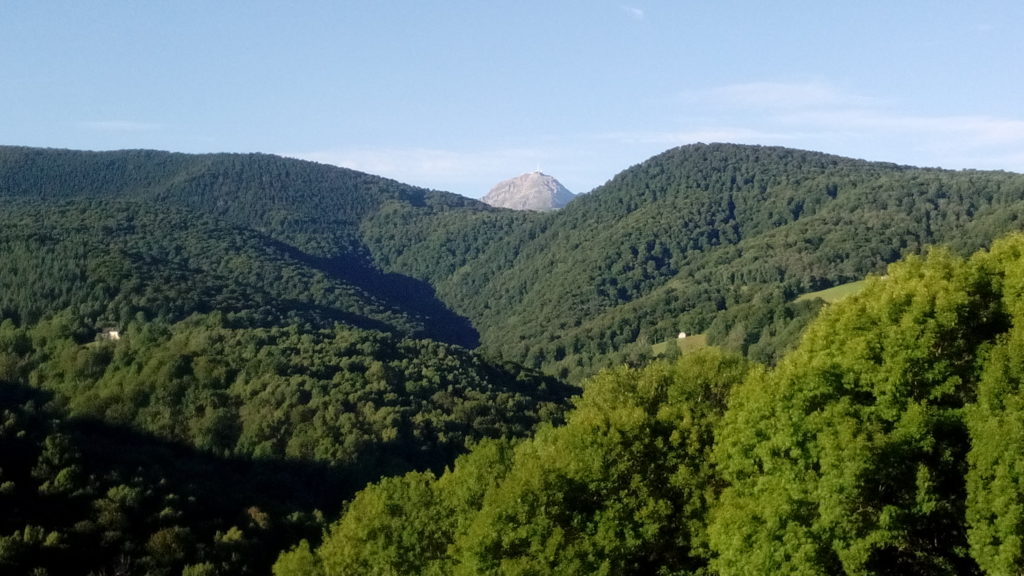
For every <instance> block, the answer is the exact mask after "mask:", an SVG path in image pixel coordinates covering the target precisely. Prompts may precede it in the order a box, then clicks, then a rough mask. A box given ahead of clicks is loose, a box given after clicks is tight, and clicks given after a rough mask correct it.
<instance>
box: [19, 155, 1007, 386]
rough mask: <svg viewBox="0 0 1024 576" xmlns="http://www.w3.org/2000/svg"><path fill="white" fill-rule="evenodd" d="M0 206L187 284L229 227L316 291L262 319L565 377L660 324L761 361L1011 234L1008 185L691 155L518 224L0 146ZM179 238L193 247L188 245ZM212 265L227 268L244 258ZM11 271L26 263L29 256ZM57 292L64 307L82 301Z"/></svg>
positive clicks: (318, 171)
mask: <svg viewBox="0 0 1024 576" xmlns="http://www.w3.org/2000/svg"><path fill="white" fill-rule="evenodd" d="M0 196H2V197H4V198H6V199H8V200H9V201H10V202H11V205H12V206H16V205H21V206H23V208H22V210H23V211H24V212H31V211H32V210H35V211H36V214H35V215H32V214H22V215H18V216H17V218H18V222H19V223H21V224H22V226H24V228H26V229H27V231H26V232H25V234H24V235H23V236H21V237H15V238H11V239H9V240H8V242H9V243H12V242H13V243H16V244H17V245H16V248H19V249H21V250H23V251H28V252H30V253H32V251H34V250H35V249H36V247H37V246H38V244H39V243H40V242H50V243H59V239H56V240H55V239H52V238H45V237H44V238H35V237H33V236H32V235H33V234H37V233H41V234H43V235H44V236H45V233H44V232H41V231H44V230H45V229H46V228H47V226H46V225H45V223H44V219H45V218H48V217H49V214H50V212H51V211H53V209H52V208H51V207H52V206H53V205H55V204H58V205H59V204H60V203H61V202H63V203H66V204H65V206H66V208H65V210H66V215H67V217H69V218H73V217H74V211H76V210H81V211H86V212H91V213H92V214H90V215H88V216H87V218H86V219H85V220H86V222H91V223H92V225H93V227H92V229H91V230H90V229H89V228H88V224H86V225H85V226H80V227H79V229H78V232H77V233H76V234H74V235H69V237H67V238H66V239H67V240H68V241H70V242H72V243H78V242H79V239H78V238H77V235H78V234H88V235H90V238H89V241H90V242H93V243H102V242H104V240H105V239H106V236H105V234H106V233H107V232H108V231H109V230H110V229H111V228H113V229H114V230H115V236H118V234H117V233H116V230H117V229H118V227H119V226H120V227H122V228H123V227H124V226H131V225H133V224H134V221H135V220H136V219H144V220H148V221H149V222H153V221H158V222H161V224H156V225H150V224H149V223H147V224H146V227H145V228H142V227H138V228H137V229H136V230H135V231H130V230H129V231H125V232H124V233H123V234H120V235H119V236H120V237H121V238H123V239H124V240H123V243H124V244H127V246H128V247H127V248H124V250H128V251H131V250H135V248H134V246H135V245H136V243H137V242H138V241H139V240H140V239H141V237H142V236H146V235H151V234H150V232H151V231H152V232H155V230H156V229H159V228H160V227H161V226H162V227H163V228H173V229H175V230H174V231H175V232H176V235H177V240H176V241H175V243H176V244H177V245H179V246H175V247H174V248H168V249H163V250H164V252H165V253H160V250H161V249H162V248H161V249H156V248H150V249H149V250H148V252H147V253H143V254H141V255H139V254H129V255H127V256H128V257H130V258H134V259H136V260H138V259H140V258H156V259H164V260H170V259H172V258H174V257H178V260H177V261H174V262H166V263H168V264H173V266H174V268H172V269H176V270H178V271H179V272H180V273H181V274H183V275H191V276H192V277H193V278H198V275H196V274H192V271H193V270H195V269H196V268H200V267H202V270H198V271H202V272H207V271H208V270H209V263H205V262H201V261H200V260H198V259H197V257H199V256H206V255H208V254H210V253H211V252H213V253H214V255H216V249H215V248H213V247H212V246H213V245H214V244H220V243H222V240H223V239H224V238H223V237H225V236H231V237H234V238H235V240H234V241H235V242H237V243H243V242H244V243H245V244H247V248H248V250H250V251H253V252H257V253H258V254H256V255H254V256H257V255H258V256H263V255H266V256H269V257H272V258H274V259H276V260H278V261H283V262H284V264H286V265H289V266H292V267H294V268H295V273H294V274H291V275H290V276H291V277H292V278H294V279H296V282H298V281H301V282H310V281H313V280H314V279H313V278H308V277H309V276H315V281H316V282H317V285H318V286H322V291H323V292H326V293H324V294H321V295H318V296H311V295H308V294H302V295H301V296H299V297H297V298H291V299H288V300H287V301H285V302H282V297H281V296H279V294H280V293H282V292H283V293H285V294H295V291H294V290H292V289H293V288H294V287H295V282H293V283H292V286H291V288H289V287H286V286H282V287H281V290H277V291H272V292H271V293H269V294H265V295H260V296H259V298H261V299H262V302H257V303H256V306H255V308H257V309H259V308H263V309H264V310H265V311H268V313H270V314H280V312H279V310H280V309H281V308H280V307H281V305H282V304H284V306H285V308H290V310H288V314H291V315H293V316H294V315H295V314H301V315H304V316H306V317H307V319H308V318H309V317H310V316H319V317H321V318H324V317H327V318H328V319H329V320H335V321H336V320H342V321H345V322H346V323H349V324H353V325H357V326H362V327H370V328H373V329H379V330H390V331H394V332H396V333H400V334H403V335H411V336H416V337H429V338H432V339H437V340H442V341H446V342H450V343H455V344H460V345H463V346H468V347H476V346H477V345H480V346H482V348H483V350H484V351H486V353H487V354H488V355H490V356H492V357H496V358H503V359H506V360H510V361H514V362H518V363H521V364H524V365H527V366H530V367H532V368H537V369H541V370H544V371H546V372H548V373H549V374H553V375H556V376H558V377H561V378H563V379H569V380H571V381H574V382H579V380H580V379H581V378H583V377H585V376H587V375H590V374H593V373H595V372H596V370H597V369H599V368H601V367H606V366H614V365H616V364H618V363H622V362H629V363H638V362H643V361H645V359H646V357H647V356H649V353H650V345H651V344H653V343H656V342H659V341H662V340H664V339H665V338H668V337H670V336H671V335H674V334H676V333H678V332H680V331H686V332H690V333H698V332H706V333H707V334H708V336H709V339H710V342H711V343H712V344H716V345H721V346H724V347H726V348H728V349H730V350H735V351H738V352H740V353H743V354H746V355H749V356H751V357H752V358H755V359H757V360H759V361H762V362H768V363H774V362H775V361H777V359H778V358H779V357H780V356H781V354H782V353H783V352H784V351H785V350H787V349H789V348H791V347H792V345H793V344H794V343H795V341H796V340H795V339H796V336H797V335H798V334H799V333H800V330H801V329H802V327H803V326H804V325H806V323H807V321H809V320H810V319H811V318H812V317H813V316H814V314H815V313H816V312H817V309H818V305H816V304H815V303H813V302H811V303H805V302H800V303H796V302H794V298H795V296H797V295H799V294H801V293H804V292H811V291H815V290H820V289H822V288H827V287H830V286H833V285H836V284H841V283H843V282H848V281H851V280H857V279H860V278H862V277H863V276H864V275H866V274H869V273H880V272H881V271H882V270H884V268H885V266H886V265H887V264H889V263H891V262H894V261H896V260H898V259H899V258H901V257H903V256H905V255H908V254H916V253H920V252H921V250H922V249H923V248H924V247H925V246H928V245H932V244H946V245H949V246H951V247H953V249H954V250H956V252H957V253H959V254H967V253H970V252H971V251H973V250H977V249H979V248H981V247H983V246H986V245H988V244H989V243H990V242H991V241H992V240H993V239H995V238H996V237H998V236H1000V235H1001V234H1004V233H1006V232H1010V231H1013V230H1017V229H1020V228H1021V222H1022V220H1021V214H1022V212H1024V176H1021V175H1018V174H1011V173H1000V172H978V171H958V172H957V171H948V170H938V169H922V168H913V167H907V166H897V165H892V164H884V163H877V162H865V161H859V160H851V159H847V158H841V157H837V156H830V155H827V154H821V153H816V152H804V151H799V150H791V149H785V148H771V147H760V146H738V145H728V144H713V145H703V144H698V145H692V146H684V147H680V148H676V149H673V150H670V151H668V152H665V153H664V154H661V155H659V156H656V157H654V158H651V159H650V160H648V161H646V162H644V163H642V164H639V165H637V166H634V167H631V168H629V169H627V170H624V171H623V172H622V173H620V174H619V175H617V176H616V177H615V178H613V179H612V180H610V181H609V182H608V183H606V184H605V185H604V186H601V187H599V188H597V189H596V190H594V191H592V192H591V193H589V194H586V195H583V196H581V197H580V198H578V199H576V200H575V201H573V202H572V203H571V204H570V205H569V206H567V207H566V208H565V209H563V210H561V211H559V212H556V213H550V214H538V213H523V212H514V211H509V210H500V209H494V208H490V207H488V206H486V205H483V204H482V203H479V202H476V201H474V200H469V199H466V198H462V197H460V196H456V195H453V194H447V193H444V192H436V191H429V190H424V189H421V188H415V187H412V186H407V185H403V184H400V183H398V182H394V181H391V180H386V179H383V178H377V177H373V176H369V175H366V174H361V173H358V172H354V171H351V170H345V169H342V168H335V167H331V166H325V165H320V164H314V163H310V162H302V161H297V160H289V159H285V158H279V157H274V156H267V155H258V154H251V155H237V154H235V155H233V154H217V155H201V156H195V155H183V154H169V153H163V152H151V151H126V152H104V153H98V152H91V153H89V152H74V151H61V150H41V149H31V148H12V147H0ZM125 203H131V204H134V205H135V207H134V208H128V207H126V206H124V204H125ZM117 204H121V206H116V205H117ZM125 211H127V212H132V213H133V214H129V215H123V216H120V215H119V214H120V213H121V212H125ZM147 211H150V212H151V213H147ZM197 213H198V214H200V215H201V216H200V217H196V218H194V217H193V215H195V214H197ZM174 214H177V216H173V215H174ZM111 220H113V221H111ZM193 220H194V221H193ZM55 224H58V225H59V224H61V223H60V222H55ZM211 228H217V229H218V230H219V231H220V236H221V237H222V238H215V236H216V235H217V231H215V230H211ZM24 236H28V238H25V237H24ZM166 240H168V241H170V240H173V239H172V238H167V239H166ZM163 241H164V239H163V238H161V240H160V242H163ZM190 244H192V245H196V248H198V247H199V246H200V245H202V244H208V245H209V246H210V247H209V249H208V250H206V251H205V253H203V254H196V253H195V252H194V251H193V253H191V254H190V253H188V249H189V248H190V246H189V245H190ZM74 248H78V249H80V250H85V247H82V246H75V247H74ZM88 251H89V252H90V253H94V252H95V250H88ZM154 252H156V253H155V254H154ZM166 252H171V253H170V254H167V253H166ZM268 253H269V254H268ZM116 256H117V255H116V254H114V255H107V256H106V257H107V258H113V257H116ZM155 263H156V264H158V265H159V266H154V268H156V267H159V268H161V269H166V267H164V266H163V264H164V263H165V262H155ZM217 265H218V266H219V267H220V268H221V269H222V270H218V272H220V273H222V274H228V275H231V274H238V275H242V274H244V273H245V272H243V270H244V269H246V268H253V267H252V266H250V267H246V266H243V265H242V263H241V262H239V263H238V264H237V265H236V268H237V270H236V271H231V270H230V269H229V268H230V266H231V264H230V263H229V262H223V259H221V260H220V261H218V262H217ZM21 266H22V269H23V268H26V267H27V268H32V269H35V268H38V267H37V266H36V264H35V262H33V261H32V260H31V258H26V259H24V260H23V261H22V262H21ZM50 266H52V265H50ZM37 272H38V273H41V272H42V271H41V270H37ZM163 273H165V274H166V273H168V272H163ZM272 276H273V275H271V277H272ZM153 277H155V275H153ZM267 278H268V275H267V274H265V273H258V274H251V277H250V278H249V279H248V286H249V287H251V288H252V292H253V293H254V295H253V296H246V297H245V298H253V299H255V298H257V296H256V295H255V293H256V292H260V291H264V289H262V288H260V287H259V286H253V284H254V280H260V281H264V280H265V279H267ZM90 281H91V282H103V280H102V279H96V278H94V277H90ZM198 282H202V280H201V279H200V280H198ZM36 284H51V283H48V282H47V283H43V282H38V283H36ZM206 288H207V287H205V286H197V289H206ZM289 290H291V292H289ZM273 292H277V293H273ZM65 296H67V298H66V300H67V301H68V302H69V303H71V304H73V305H79V302H80V299H81V296H78V297H71V296H72V295H65ZM94 296H95V297H96V300H97V302H98V301H101V300H102V298H103V297H104V296H105V295H104V294H95V295H94ZM218 296H219V297H221V298H236V299H238V300H244V299H245V298H238V297H237V295H230V296H228V295H223V294H220V295H218ZM23 300H24V299H23V298H20V297H19V298H18V301H19V302H21V301H23ZM271 300H273V302H270V301H271ZM43 301H45V299H44V300H43ZM265 302H269V304H267V305H266V306H263V304H264V303H265ZM235 304H237V306H236V307H237V308H239V309H246V310H251V309H252V308H253V306H252V303H251V302H241V301H239V302H236V303H235ZM7 306H8V307H10V306H11V305H10V304H7ZM92 306H93V307H94V308H95V307H97V306H99V304H98V303H96V302H94V303H93V304H92ZM121 308H122V309H121V310H108V311H106V315H107V317H113V318H112V319H114V320H123V319H124V317H125V316H126V315H131V314H133V313H134V310H135V309H136V308H138V307H137V306H127V307H121ZM297 308H302V310H297ZM14 312H20V311H18V310H14ZM25 312H28V313H32V310H27V311H25ZM99 313H101V312H97V314H99ZM161 313H162V312H161Z"/></svg>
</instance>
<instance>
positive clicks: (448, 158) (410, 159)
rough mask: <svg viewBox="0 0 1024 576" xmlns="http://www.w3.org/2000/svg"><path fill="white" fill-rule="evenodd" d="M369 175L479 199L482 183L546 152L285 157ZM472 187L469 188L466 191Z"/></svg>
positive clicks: (385, 151)
mask: <svg viewBox="0 0 1024 576" xmlns="http://www.w3.org/2000/svg"><path fill="white" fill-rule="evenodd" d="M287 155H288V156H292V157H294V158H300V159H303V160H312V161H314V162H322V163H325V164H333V165H335V166H342V167H345V168H351V169H353V170H359V171H360V172H368V173H370V174H376V175H379V176H385V177H387V178H393V179H395V180H399V181H401V182H406V183H409V184H415V185H419V186H425V187H429V188H438V189H442V190H451V191H457V192H461V193H464V194H467V195H471V196H481V195H483V194H484V193H485V192H487V190H479V189H478V188H479V184H476V183H478V182H481V181H485V182H486V181H490V180H493V181H494V182H497V181H498V180H500V179H501V178H507V177H509V176H513V175H515V174H518V173H519V172H526V171H528V170H532V169H534V167H535V166H536V165H537V164H538V163H539V162H543V160H544V159H546V158H548V157H550V154H549V153H548V152H545V151H542V150H539V149H532V148H510V149H498V150H482V151H470V152H467V151H456V150H443V149H432V148H371V147H355V148H335V149H328V150H321V151H313V152H303V153H296V154H287ZM467 187H472V189H467Z"/></svg>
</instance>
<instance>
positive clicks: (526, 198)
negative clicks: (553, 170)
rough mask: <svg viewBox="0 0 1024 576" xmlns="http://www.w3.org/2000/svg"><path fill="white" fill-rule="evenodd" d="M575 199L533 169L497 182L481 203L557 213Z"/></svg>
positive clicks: (560, 184)
mask: <svg viewBox="0 0 1024 576" xmlns="http://www.w3.org/2000/svg"><path fill="white" fill-rule="evenodd" d="M575 197H576V195H575V194H573V193H572V192H569V191H568V190H567V189H566V188H565V186H562V183H561V182H559V181H558V180H556V179H555V177H554V176H549V175H547V174H544V173H543V172H541V171H539V170H535V171H533V172H527V173H526V174H522V175H520V176H516V177H515V178H509V179H508V180H503V181H501V182H499V183H498V184H497V185H495V186H494V188H491V191H490V192H488V193H487V195H486V196H484V197H483V201H484V202H486V203H487V204H490V205H491V206H497V207H498V208H511V209H513V210H538V211H545V210H557V209H559V208H561V207H563V206H565V205H566V204H568V203H569V201H570V200H572V199H573V198H575Z"/></svg>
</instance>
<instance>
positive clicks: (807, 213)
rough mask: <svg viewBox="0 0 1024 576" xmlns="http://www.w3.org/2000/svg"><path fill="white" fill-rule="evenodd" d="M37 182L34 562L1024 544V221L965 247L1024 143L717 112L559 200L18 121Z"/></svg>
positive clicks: (0, 270) (25, 223)
mask: <svg viewBox="0 0 1024 576" xmlns="http://www.w3.org/2000/svg"><path fill="white" fill-rule="evenodd" d="M0 201H2V202H3V208H2V209H0V512H2V514H0V573H4V574H6V573H12V574H38V575H43V574H63V573H68V572H69V571H70V572H73V573H86V574H153V575H175V576H176V575H177V574H183V575H184V574H188V575H192V576H196V575H200V574H203V575H211V574H221V575H225V574H268V573H270V572H271V570H272V568H271V567H272V566H273V571H275V572H276V573H278V574H282V575H283V574H307V573H313V574H315V573H318V572H320V573H326V574H350V573H360V574H362V573H368V574H415V573H426V574H478V573H502V574H504V573H508V574H546V573H565V574H569V573H572V574H579V573H596V574H601V573H603V574H711V573H718V574H723V575H724V574H734V573H736V574H738V573H751V572H753V573H775V572H782V573H788V572H793V573H840V572H849V573H857V574H865V573H885V572H898V573H908V572H909V573H950V574H953V573H988V574H1004V573H1012V572H1014V571H1017V570H1019V569H1020V567H1021V566H1022V565H1024V564H1022V561H1021V559H1020V558H1021V554H1022V552H1021V551H1020V550H1019V549H1020V548H1021V546H1020V545H1019V542H1020V541H1021V537H1022V534H1021V532H1022V531H1021V530H1020V529H1018V526H1019V525H1021V524H1022V523H1021V520H1020V518H1019V517H1018V516H1019V514H1018V513H1017V512H1016V510H1017V508H1019V507H1020V502H1022V501H1024V496H1021V493H1022V489H1021V488H1020V481H1019V480H1018V478H1017V476H1018V475H1017V474H1016V472H1015V470H1016V468H1017V464H1016V463H1015V462H1016V460H1015V458H1016V456H1015V451H1019V450H1018V448H1019V444H1020V442H1024V441H1022V440H1020V439H1019V438H1017V436H1016V435H1015V434H1016V433H1015V432H1013V431H1014V430H1015V429H1016V424H1015V422H1016V420H1015V418H1016V415H1015V410H1017V401H1016V400H1014V398H1015V394H1017V391H1016V387H1017V385H1016V382H1017V381H1018V380H1020V376H1019V374H1018V372H1020V370H1018V368H1017V367H1016V364H1015V362H1016V360H1015V359H1016V358H1017V357H1018V356H1019V354H1017V352H1018V351H1017V347H1018V344H1019V343H1017V340H1020V338H1018V337H1017V335H1016V329H1015V325H1016V324H1015V323H1016V319H1017V318H1018V317H1020V314H1022V313H1024V312H1022V310H1024V308H1022V307H1021V305H1020V304H1019V303H1017V302H1016V300H1015V298H1018V296H1019V294H1020V293H1022V292H1024V288H1022V287H1021V286H1024V284H1021V281H1020V279H1018V278H1017V276H1019V275H1020V274H1019V272H1018V271H1017V270H1018V269H1024V268H1022V267H1021V254H1022V253H1024V240H1022V239H1021V238H1020V237H1011V238H1009V239H1007V240H1003V241H1001V243H998V244H996V246H995V248H993V250H992V251H991V253H988V252H982V253H979V254H978V255H976V256H974V257H971V258H970V259H969V260H964V259H962V258H964V257H966V256H967V255H968V254H970V253H972V252H974V251H977V250H978V249H980V248H984V247H988V246H990V245H991V242H992V241H993V240H994V239H995V238H997V237H1000V236H1002V235H1004V234H1006V233H1007V232H1012V231H1014V230H1017V229H1019V228H1021V222H1022V220H1021V218H1020V216H1021V214H1022V211H1024V176H1021V175H1017V174H1009V173H996V172H973V171H963V172H952V171H944V170H932V169H919V168H912V167H905V166H895V165H889V164H881V163H870V162H863V161H857V160H850V159H845V158H839V157H835V156H829V155H825V154H819V153H812V152H802V151H796V150H788V149H782V148H765V147H753V146H734V145H694V146H687V147H682V148H678V149H674V150H670V151H668V152H666V153H664V154H662V155H659V156H657V157H654V158H652V159H650V160H648V161H647V162H644V163H642V164H640V165H637V166H634V167H632V168H629V169H627V170H625V171H623V172H622V173H621V174H619V175H618V176H616V177H615V178H613V179H612V180H611V181H609V182H608V183H607V184H605V185H604V186H602V187H599V188H598V189H596V190H594V191H593V192H591V193H590V194H587V195H584V196H582V197H580V198H578V199H577V200H574V201H573V202H572V203H571V204H570V205H569V206H568V207H566V208H565V209H563V210H561V211H559V212H557V213H546V214H539V213H525V212H515V211H510V210H502V209H495V208H491V207H488V206H486V205H483V204H481V203H479V202H477V201H474V200H470V199H466V198H462V197H459V196H456V195H453V194H448V193H445V192H438V191H430V190H424V189H421V188H416V187H413V186H408V185H405V184H401V183H398V182H394V181H391V180H387V179H383V178H378V177H375V176H370V175H367V174H361V173H358V172H354V171H351V170H345V169H341V168H336V167H332V166H326V165H320V164H315V163H310V162H303V161H298V160H290V159H286V158H279V157H275V156H268V155H260V154H248V155H238V154H215V155H185V154H173V153H165V152H155V151H121V152H76V151H66V150H44V149H33V148H18V147H0ZM935 244H938V245H943V246H944V248H941V249H939V250H936V251H933V252H931V253H930V254H929V255H928V256H927V258H922V257H920V255H922V254H924V253H926V251H927V250H928V248H927V247H928V246H930V245H935ZM915 255H917V256H915ZM908 256H909V257H910V259H909V260H908V261H907V262H906V263H903V264H899V265H897V266H895V267H893V268H892V269H891V270H890V271H889V273H888V276H878V275H881V274H884V273H885V272H886V269H887V268H886V267H887V265H889V264H890V263H892V262H896V261H898V260H900V259H902V258H904V257H908ZM867 274H875V275H876V277H875V279H874V280H872V281H870V282H869V286H868V288H867V289H866V291H865V292H864V293H863V294H862V295H860V296H857V297H856V298H854V299H852V300H851V301H849V302H843V303H840V304H836V305H827V306H826V305H825V304H824V303H823V302H822V301H821V300H806V299H805V300H798V299H797V296H798V295H800V294H802V293H806V292H810V291H814V290H819V289H822V288H826V287H829V286H832V285H835V284H838V283H843V282H847V281H850V280H857V279H861V278H863V277H864V276H865V275H867ZM1018 299H1019V298H1018ZM819 315H820V318H819V319H818V320H814V318H816V317H819ZM809 324H810V327H809V328H808V325H809ZM679 331H687V332H693V333H696V332H703V333H705V334H706V335H707V337H708V340H709V341H710V342H711V343H712V344H714V345H716V346H717V347H716V348H712V349H709V350H705V351H699V352H695V353H689V352H688V353H686V354H684V355H683V356H682V357H681V358H678V359H676V358H672V359H665V360H655V359H653V358H652V355H653V351H652V344H654V343H657V342H660V341H663V340H665V339H667V338H671V337H673V336H674V335H675V334H676V333H678V332H679ZM801 335H803V336H801ZM801 338H802V339H801ZM798 343H799V345H798ZM670 348H671V349H672V350H675V349H676V348H675V347H674V346H673V347H670ZM677 355H678V354H672V356H677ZM766 366H767V367H766ZM602 369H605V370H604V371H602ZM286 550H290V551H287V552H285V553H283V554H282V551H286Z"/></svg>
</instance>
